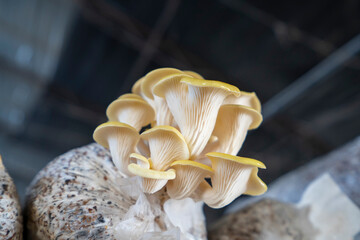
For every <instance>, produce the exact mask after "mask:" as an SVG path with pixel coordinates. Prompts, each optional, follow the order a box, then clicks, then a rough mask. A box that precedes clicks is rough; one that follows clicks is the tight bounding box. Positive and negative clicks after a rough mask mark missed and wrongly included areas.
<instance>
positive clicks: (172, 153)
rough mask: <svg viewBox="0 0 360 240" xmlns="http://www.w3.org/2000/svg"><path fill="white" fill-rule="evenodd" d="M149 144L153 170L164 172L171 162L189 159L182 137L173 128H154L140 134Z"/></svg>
mask: <svg viewBox="0 0 360 240" xmlns="http://www.w3.org/2000/svg"><path fill="white" fill-rule="evenodd" d="M140 137H141V139H143V140H145V141H147V142H148V144H149V148H150V158H151V160H152V168H153V169H154V170H166V169H167V168H168V167H169V166H170V164H171V163H172V162H173V161H176V160H181V159H189V149H188V146H187V145H186V142H185V139H184V137H183V136H182V135H181V133H180V132H179V131H178V130H177V129H176V128H174V127H171V126H155V127H153V128H151V129H149V130H147V131H145V132H143V133H142V134H141V136H140Z"/></svg>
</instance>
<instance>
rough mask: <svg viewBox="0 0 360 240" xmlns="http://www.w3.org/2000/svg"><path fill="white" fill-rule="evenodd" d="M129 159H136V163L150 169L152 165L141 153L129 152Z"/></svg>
mask: <svg viewBox="0 0 360 240" xmlns="http://www.w3.org/2000/svg"><path fill="white" fill-rule="evenodd" d="M130 159H134V160H136V164H137V165H139V166H141V167H143V168H147V169H150V168H151V167H152V166H151V165H152V164H151V160H150V159H147V158H146V157H144V156H143V155H141V154H138V153H132V154H130Z"/></svg>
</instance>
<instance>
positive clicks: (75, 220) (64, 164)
mask: <svg viewBox="0 0 360 240" xmlns="http://www.w3.org/2000/svg"><path fill="white" fill-rule="evenodd" d="M118 178H121V176H120V174H119V172H117V170H116V168H115V167H114V165H113V164H112V162H111V158H110V155H109V152H108V151H107V150H105V149H104V148H102V147H101V146H99V145H97V144H90V145H88V146H85V147H82V148H78V149H75V150H73V151H70V152H68V153H66V154H64V155H62V156H60V157H58V158H56V159H55V160H54V161H52V162H51V163H49V164H48V165H47V167H46V168H45V169H43V170H42V171H41V172H40V173H39V174H38V175H37V176H36V178H35V179H34V181H33V182H32V184H31V186H30V187H29V189H28V193H27V203H26V215H27V217H28V220H27V235H28V236H29V237H30V238H29V239H59V240H60V239H97V240H99V239H107V240H110V239H116V237H115V236H114V225H115V224H116V223H118V222H119V221H121V220H122V218H123V217H124V215H125V213H126V212H127V211H128V209H129V207H130V206H131V205H133V204H134V203H135V199H133V198H131V197H130V196H128V195H124V194H123V193H122V191H121V189H120V187H121V186H118V185H117V181H116V179H118Z"/></svg>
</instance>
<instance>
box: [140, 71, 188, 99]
mask: <svg viewBox="0 0 360 240" xmlns="http://www.w3.org/2000/svg"><path fill="white" fill-rule="evenodd" d="M179 73H182V71H180V70H178V69H175V68H159V69H155V70H153V71H151V72H149V73H148V74H146V76H145V77H144V81H142V83H141V91H142V93H143V94H144V95H145V96H146V97H148V98H150V99H154V96H153V92H152V89H153V87H154V85H155V84H156V83H157V82H159V81H160V80H161V79H162V78H164V77H167V76H169V75H172V74H179Z"/></svg>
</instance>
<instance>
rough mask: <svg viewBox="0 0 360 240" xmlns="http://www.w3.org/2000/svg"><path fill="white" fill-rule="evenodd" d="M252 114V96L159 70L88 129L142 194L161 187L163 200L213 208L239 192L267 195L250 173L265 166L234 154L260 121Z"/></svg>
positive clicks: (255, 106)
mask: <svg viewBox="0 0 360 240" xmlns="http://www.w3.org/2000/svg"><path fill="white" fill-rule="evenodd" d="M260 111H261V105H260V101H259V99H258V98H257V96H256V95H255V93H247V92H243V91H240V90H239V89H238V88H237V87H235V86H233V85H230V84H227V83H223V82H219V81H211V80H205V79H203V78H202V76H201V75H199V74H197V73H195V72H191V71H180V70H178V69H174V68H161V69H156V70H153V71H151V72H149V73H148V74H147V75H146V76H144V77H142V78H141V79H139V80H138V81H137V82H136V83H135V84H134V86H133V88H132V93H130V94H124V95H122V96H120V97H119V98H118V99H116V100H115V101H114V102H112V103H111V104H110V105H109V106H108V108H107V111H106V114H107V117H108V119H109V121H108V122H106V123H104V124H101V125H100V126H98V127H97V128H96V130H95V131H94V139H95V141H96V142H97V143H99V144H100V145H102V146H104V147H105V148H108V149H109V150H110V153H111V156H112V159H113V162H114V164H115V166H116V167H117V168H118V170H119V171H120V172H121V173H122V174H123V175H124V176H125V177H130V176H138V177H140V179H141V181H140V182H141V188H142V190H143V191H144V192H145V193H149V194H152V193H155V192H158V191H160V190H161V189H165V191H166V192H167V194H168V195H169V196H170V198H173V199H184V198H187V197H191V198H193V199H196V200H202V201H204V202H205V203H206V204H207V205H208V206H210V207H212V208H221V207H223V206H226V205H227V204H229V203H230V202H232V201H233V200H234V199H235V198H237V197H238V196H240V195H241V194H248V195H260V194H263V193H264V192H265V191H266V190H267V187H266V185H265V183H264V182H263V181H262V180H261V179H260V178H259V177H258V175H257V173H258V168H265V165H264V164H263V163H262V162H260V161H257V160H254V159H250V158H244V157H238V156H236V154H237V153H238V152H239V150H240V148H241V146H242V144H243V142H244V140H245V137H246V135H247V132H248V130H251V129H255V128H257V127H258V126H259V125H260V123H261V122H262V115H261V113H260ZM144 128H146V129H147V130H145V131H143V132H142V133H140V132H141V130H142V129H144ZM207 178H208V181H206V179H207ZM209 182H210V184H209Z"/></svg>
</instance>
